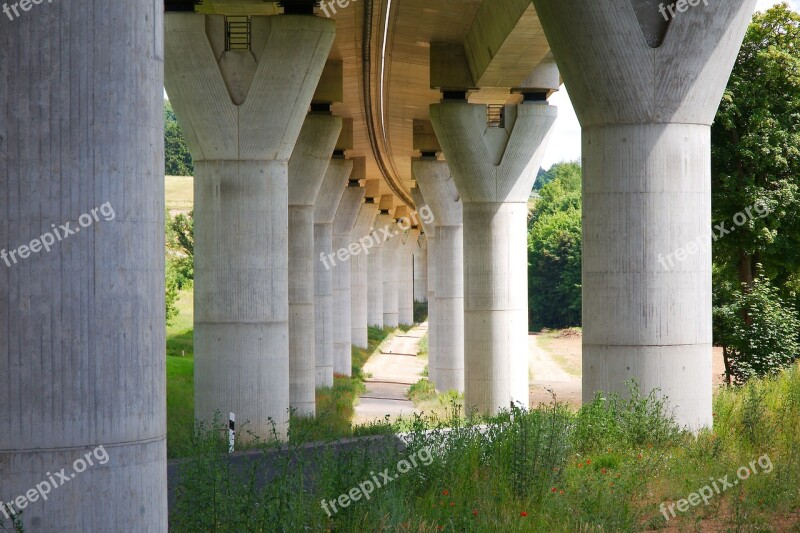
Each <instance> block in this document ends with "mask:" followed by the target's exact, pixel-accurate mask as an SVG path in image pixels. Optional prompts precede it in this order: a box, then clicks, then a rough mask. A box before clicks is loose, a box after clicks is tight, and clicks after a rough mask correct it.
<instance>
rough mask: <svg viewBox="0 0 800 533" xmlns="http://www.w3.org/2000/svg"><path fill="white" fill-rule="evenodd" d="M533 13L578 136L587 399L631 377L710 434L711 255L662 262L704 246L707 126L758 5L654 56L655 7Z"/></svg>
mask: <svg viewBox="0 0 800 533" xmlns="http://www.w3.org/2000/svg"><path fill="white" fill-rule="evenodd" d="M534 3H535V4H536V8H537V11H538V12H539V15H540V17H541V20H542V24H543V27H544V29H545V31H546V33H547V36H548V39H549V41H550V43H551V45H552V47H553V52H554V54H555V57H556V60H557V61H558V63H559V67H560V68H561V72H562V74H563V76H564V80H565V82H566V85H567V88H568V89H569V93H570V97H571V99H572V102H573V103H574V104H575V110H576V112H577V114H578V118H579V120H580V121H581V125H582V127H583V159H584V167H583V198H584V200H583V213H584V215H583V216H584V232H583V233H584V234H583V315H584V318H583V326H584V328H583V399H584V401H588V400H590V399H591V398H592V397H593V395H594V393H595V392H596V391H598V390H602V391H607V392H618V393H622V394H625V393H626V391H627V387H626V385H625V384H624V383H623V382H624V381H625V380H631V379H635V380H636V381H637V382H638V384H639V386H640V388H641V389H642V390H643V391H644V392H645V393H646V392H649V391H650V390H653V389H656V388H657V389H660V391H661V394H662V395H664V396H668V397H669V399H670V402H671V405H672V407H674V408H675V414H676V417H677V420H678V421H679V422H680V423H681V424H684V425H686V426H688V427H690V428H693V429H698V428H700V427H703V426H711V424H712V416H711V379H710V373H711V342H712V335H711V255H710V247H701V248H700V251H699V252H698V253H696V254H694V255H690V256H689V257H688V258H687V259H686V260H685V261H682V262H680V263H678V264H677V265H674V267H671V266H670V265H669V264H667V266H666V268H665V267H664V265H662V264H661V262H660V261H659V257H660V256H667V255H668V254H671V253H673V252H674V251H675V250H677V249H680V248H683V247H685V246H686V245H687V244H688V243H690V242H692V241H695V240H696V239H698V238H700V239H701V240H702V241H704V242H710V240H711V234H710V232H711V212H710V205H711V197H710V192H711V188H710V184H711V179H710V172H711V164H710V131H709V130H710V127H709V125H710V124H711V122H712V120H713V119H714V115H715V113H716V110H717V106H718V105H719V102H720V99H721V96H722V93H723V91H724V89H725V85H726V83H727V80H728V76H729V74H730V70H731V68H732V66H733V62H734V61H735V59H736V54H737V52H738V49H739V45H740V43H741V40H742V37H743V35H744V32H745V30H746V28H747V24H748V22H749V20H750V17H751V14H752V12H753V8H754V5H755V0H744V1H740V2H724V3H717V4H715V5H714V6H708V7H706V6H703V5H702V4H701V5H699V6H697V7H692V8H690V9H689V10H688V11H686V12H685V13H680V14H679V16H677V17H675V18H674V19H672V21H671V22H670V25H669V31H668V32H667V33H666V36H665V38H664V41H663V44H661V46H660V47H658V48H651V47H650V46H648V44H647V42H645V39H643V36H642V32H641V31H640V22H641V23H642V24H641V25H642V26H643V27H644V28H645V34H646V36H647V38H648V40H650V41H651V43H653V42H655V41H657V40H658V39H659V36H660V35H661V33H660V31H661V30H660V29H659V27H660V25H661V24H662V22H659V21H658V19H659V18H661V19H662V21H663V17H661V14H660V13H659V12H658V8H657V2H655V1H652V2H647V3H646V5H644V4H645V3H644V2H642V1H640V2H637V3H636V7H637V10H636V11H634V10H633V9H631V5H630V4H629V3H628V2H627V0H610V1H608V2H603V3H592V4H587V3H585V2H578V1H577V0H562V1H560V2H549V1H546V0H535V2H534ZM643 7H647V8H649V9H651V11H647V10H645V9H643ZM637 14H638V18H637Z"/></svg>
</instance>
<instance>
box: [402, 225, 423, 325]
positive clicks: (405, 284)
mask: <svg viewBox="0 0 800 533" xmlns="http://www.w3.org/2000/svg"><path fill="white" fill-rule="evenodd" d="M401 225H402V226H403V228H406V229H402V228H401V231H402V234H401V235H399V236H398V237H397V238H398V239H401V244H400V247H399V248H398V249H397V258H398V267H397V320H398V322H400V324H403V325H408V326H410V325H412V324H413V323H414V253H415V252H416V251H417V250H419V236H420V230H419V228H413V227H409V225H410V221H408V220H404V221H403V222H402V223H401Z"/></svg>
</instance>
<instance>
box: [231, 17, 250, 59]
mask: <svg viewBox="0 0 800 533" xmlns="http://www.w3.org/2000/svg"><path fill="white" fill-rule="evenodd" d="M225 51H236V52H249V51H250V17H248V16H231V17H225Z"/></svg>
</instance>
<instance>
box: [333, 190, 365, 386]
mask: <svg viewBox="0 0 800 533" xmlns="http://www.w3.org/2000/svg"><path fill="white" fill-rule="evenodd" d="M363 202H364V188H363V187H359V185H358V182H351V183H350V184H349V186H348V187H346V188H345V190H344V194H343V195H342V199H341V201H340V202H339V208H338V209H337V210H336V216H335V217H334V219H333V250H334V252H339V250H347V252H346V253H343V254H342V255H343V256H344V257H345V260H344V261H339V259H338V258H337V259H336V265H331V275H332V278H333V371H334V373H336V374H341V375H344V376H350V375H352V368H353V365H352V355H353V351H352V343H351V340H350V339H351V336H352V327H353V326H352V324H353V320H352V312H353V308H352V301H351V297H352V296H351V290H350V270H351V269H350V267H351V262H352V261H353V260H354V259H355V258H354V257H352V256H351V253H350V233H351V232H352V231H353V226H354V225H355V223H356V218H358V212H359V210H360V208H361V205H362V204H363Z"/></svg>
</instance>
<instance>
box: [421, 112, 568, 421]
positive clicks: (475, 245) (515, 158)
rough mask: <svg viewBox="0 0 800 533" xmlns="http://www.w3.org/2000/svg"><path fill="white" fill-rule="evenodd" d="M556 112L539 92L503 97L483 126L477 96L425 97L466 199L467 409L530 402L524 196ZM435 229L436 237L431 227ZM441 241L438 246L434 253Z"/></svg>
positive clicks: (494, 409) (486, 409)
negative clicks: (535, 97) (500, 118)
mask: <svg viewBox="0 0 800 533" xmlns="http://www.w3.org/2000/svg"><path fill="white" fill-rule="evenodd" d="M555 118H556V109H555V108H554V107H551V106H549V105H547V102H546V101H543V102H538V103H537V102H526V103H523V104H520V105H508V106H505V108H504V125H503V127H487V124H486V106H484V105H473V104H467V103H462V102H458V101H445V102H443V103H441V104H434V105H432V106H431V122H432V123H433V126H434V129H435V130H436V136H437V137H438V139H439V142H440V143H441V146H442V149H443V151H444V154H445V155H446V157H447V161H448V163H449V165H450V169H451V171H452V173H453V178H454V179H455V182H456V187H457V188H458V192H459V193H460V194H461V200H462V202H463V204H464V207H463V210H464V214H463V216H464V313H465V319H464V331H465V337H464V364H465V369H466V370H465V383H464V399H465V406H466V407H467V408H468V409H469V408H477V409H478V411H480V412H483V413H496V412H497V411H498V410H499V409H501V408H508V407H509V405H510V404H511V403H512V402H513V403H519V404H521V405H523V406H526V407H527V406H528V403H529V401H528V382H529V380H528V376H529V370H528V289H527V287H528V254H527V250H528V236H527V221H528V203H527V202H528V198H529V196H530V192H531V189H532V187H533V182H534V180H535V179H536V173H537V171H538V170H539V163H540V162H541V160H542V156H543V154H544V149H545V145H546V138H547V134H548V133H549V131H550V128H551V126H552V125H553V122H554V121H555ZM426 198H427V197H426ZM427 199H428V202H429V203H431V202H432V200H431V199H430V198H427ZM436 232H437V235H436V236H437V241H438V240H439V228H438V227H437V228H436ZM439 244H440V243H438V242H437V245H439ZM441 251H442V250H441V246H440V247H439V249H438V250H437V256H438V254H439V253H440V252H441ZM438 260H439V259H438V257H437V261H438ZM440 279H441V276H440V277H439V278H438V279H437V286H436V295H437V310H438V303H439V302H438V296H439V285H438V281H439V280H440ZM440 355H442V354H440Z"/></svg>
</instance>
